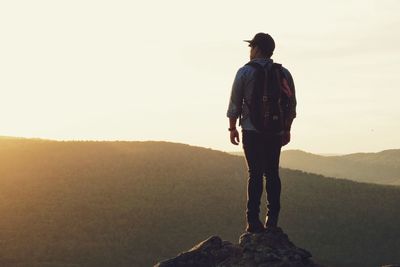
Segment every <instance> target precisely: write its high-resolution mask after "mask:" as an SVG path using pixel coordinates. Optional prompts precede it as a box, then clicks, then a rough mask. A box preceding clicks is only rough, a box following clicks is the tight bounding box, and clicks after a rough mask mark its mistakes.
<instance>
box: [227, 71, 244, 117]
mask: <svg viewBox="0 0 400 267" xmlns="http://www.w3.org/2000/svg"><path fill="white" fill-rule="evenodd" d="M243 75H244V68H240V69H239V70H238V71H237V73H236V76H235V80H234V81H233V85H232V90H231V96H230V99H229V105H228V111H227V113H226V116H227V117H228V118H235V119H237V118H238V117H239V116H240V114H241V113H242V103H243V95H244V77H243Z"/></svg>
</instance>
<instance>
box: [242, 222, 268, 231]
mask: <svg viewBox="0 0 400 267" xmlns="http://www.w3.org/2000/svg"><path fill="white" fill-rule="evenodd" d="M264 230H265V228H264V225H263V224H262V222H261V221H260V220H256V221H254V222H247V227H246V232H249V233H261V232H263V231H264Z"/></svg>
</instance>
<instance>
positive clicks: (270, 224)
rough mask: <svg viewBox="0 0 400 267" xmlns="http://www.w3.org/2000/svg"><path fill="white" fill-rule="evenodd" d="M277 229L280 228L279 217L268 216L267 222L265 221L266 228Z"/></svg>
mask: <svg viewBox="0 0 400 267" xmlns="http://www.w3.org/2000/svg"><path fill="white" fill-rule="evenodd" d="M274 227H275V228H276V227H278V215H276V216H273V215H269V216H268V215H267V218H266V221H265V228H266V229H268V228H274Z"/></svg>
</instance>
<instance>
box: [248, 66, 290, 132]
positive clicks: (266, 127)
mask: <svg viewBox="0 0 400 267" xmlns="http://www.w3.org/2000/svg"><path fill="white" fill-rule="evenodd" d="M246 65H249V66H251V67H253V68H255V73H254V79H255V80H254V88H253V92H252V96H251V102H250V103H246V102H245V103H246V105H247V106H248V109H249V112H250V120H251V122H252V124H253V125H254V127H255V128H256V129H257V130H258V131H260V132H262V133H269V134H278V133H281V132H282V131H283V130H284V121H285V113H286V107H287V103H288V97H287V96H286V95H285V94H284V93H282V88H281V86H282V84H281V82H282V78H283V77H284V76H283V75H284V74H283V70H282V65H281V64H278V63H273V64H272V66H271V68H270V69H268V64H267V65H266V66H265V68H264V67H263V66H262V65H260V64H258V63H255V62H249V63H247V64H246Z"/></svg>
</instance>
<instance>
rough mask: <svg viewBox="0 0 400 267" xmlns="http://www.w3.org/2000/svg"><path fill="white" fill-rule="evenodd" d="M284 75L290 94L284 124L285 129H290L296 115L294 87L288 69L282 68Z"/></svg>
mask: <svg viewBox="0 0 400 267" xmlns="http://www.w3.org/2000/svg"><path fill="white" fill-rule="evenodd" d="M284 75H285V78H286V79H287V81H288V84H289V88H290V90H291V96H290V97H289V98H288V106H287V108H288V110H287V115H286V116H287V118H286V120H285V121H286V125H285V128H286V130H288V131H290V128H291V124H292V122H293V119H294V118H296V117H297V112H296V107H297V100H296V89H295V85H294V81H293V77H292V75H291V73H290V72H289V70H287V69H284Z"/></svg>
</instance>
